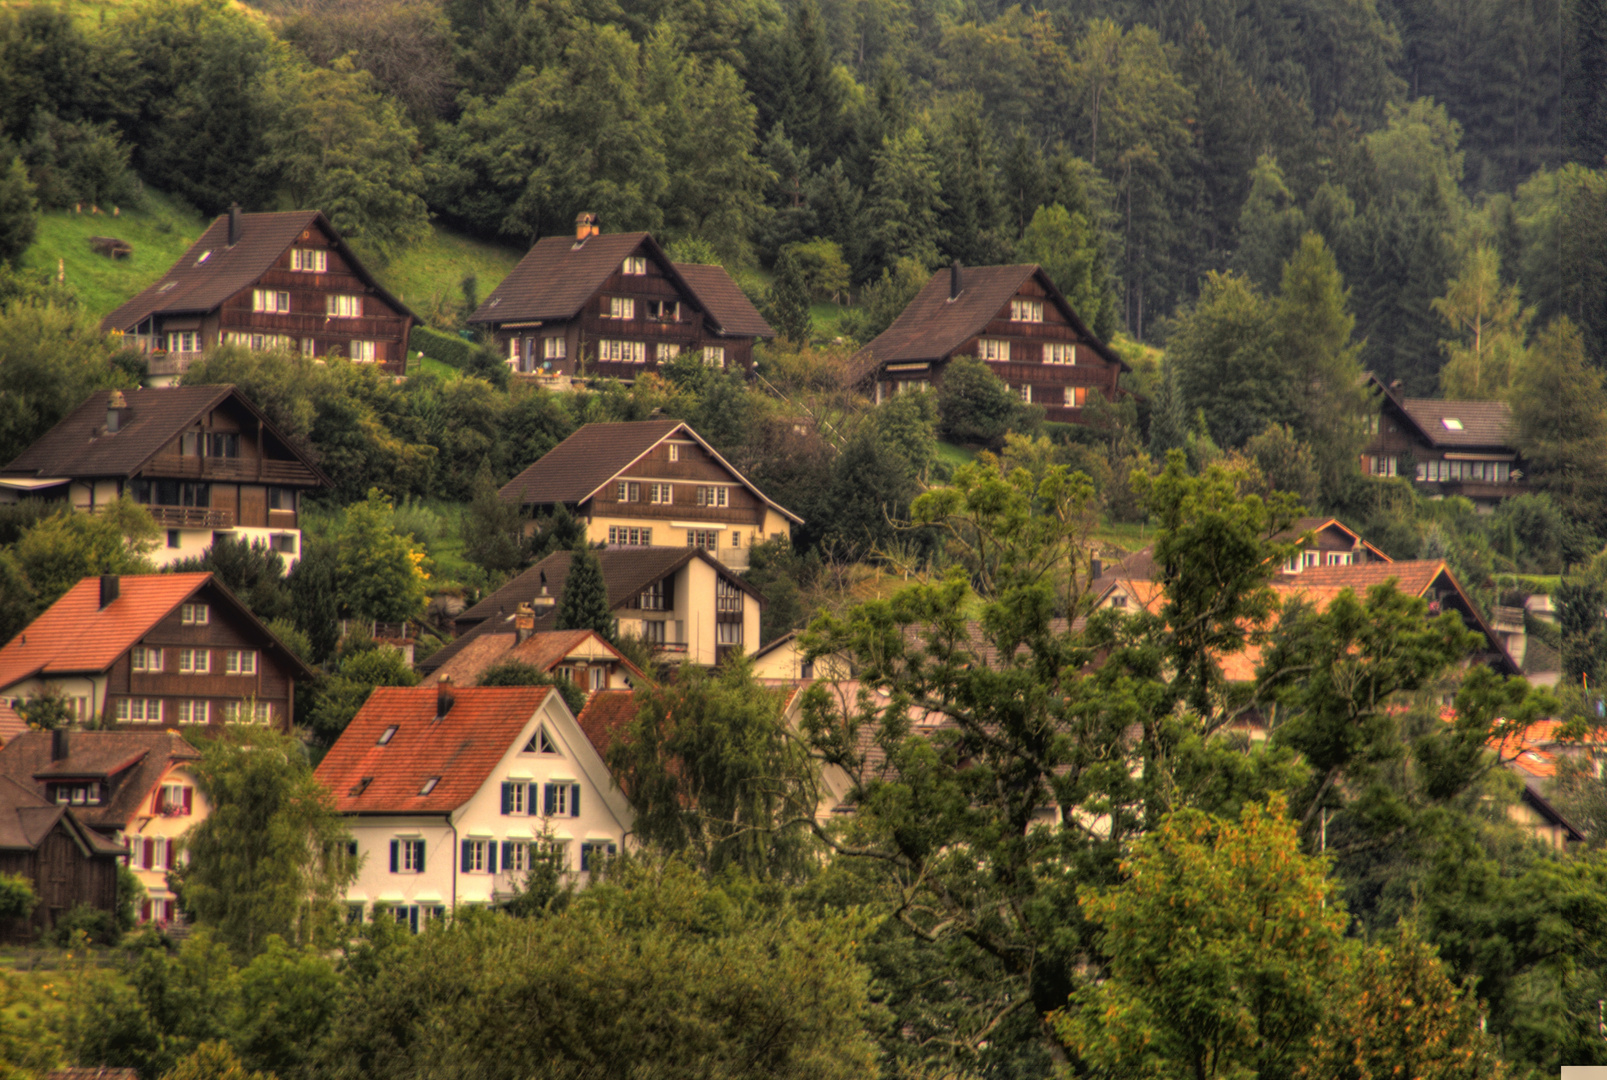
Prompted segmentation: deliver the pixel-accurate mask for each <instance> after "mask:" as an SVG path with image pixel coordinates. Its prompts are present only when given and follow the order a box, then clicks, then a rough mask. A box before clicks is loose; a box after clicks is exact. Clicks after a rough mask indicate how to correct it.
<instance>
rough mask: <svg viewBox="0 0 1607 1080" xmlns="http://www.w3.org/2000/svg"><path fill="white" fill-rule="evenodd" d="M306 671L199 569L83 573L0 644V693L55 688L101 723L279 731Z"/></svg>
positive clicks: (85, 718)
mask: <svg viewBox="0 0 1607 1080" xmlns="http://www.w3.org/2000/svg"><path fill="white" fill-rule="evenodd" d="M311 675H312V672H311V671H310V670H309V669H308V668H307V665H305V664H303V663H302V662H301V660H300V659H299V658H297V656H296V654H295V653H293V652H292V651H291V650H290V649H289V648H288V647H287V646H286V645H285V644H284V643H283V642H282V641H280V640H279V639H278V638H277V637H275V636H274V635H273V633H272V632H271V631H270V630H269V629H268V628H267V627H266V626H264V625H263V624H262V623H261V621H260V620H258V619H257V617H256V616H255V615H252V614H251V612H250V611H248V610H247V609H246V607H245V605H243V604H241V603H240V601H238V600H236V599H235V598H234V596H233V595H232V594H231V593H230V592H229V591H228V590H227V589H225V588H224V587H223V586H222V585H221V584H219V583H218V582H217V581H216V580H215V579H214V578H213V576H212V575H211V574H209V573H205V574H125V575H123V576H121V577H119V576H117V575H108V576H105V577H99V578H85V579H83V580H82V581H80V582H79V583H78V584H77V585H74V586H73V587H72V588H71V589H69V590H67V593H66V594H65V595H64V596H62V598H61V599H59V600H57V601H56V602H55V603H54V604H52V605H50V607H49V608H47V609H46V610H45V612H44V613H43V614H42V615H40V616H39V617H38V618H37V619H35V620H34V621H33V622H31V623H29V624H28V626H27V627H26V628H25V629H24V630H23V631H22V633H20V634H18V635H17V636H16V637H15V638H13V639H12V640H11V641H10V642H9V643H8V644H7V645H6V646H5V647H4V648H0V695H3V696H4V697H6V698H7V699H9V700H12V701H13V702H16V701H19V700H26V699H27V698H30V697H33V696H35V695H39V694H44V693H48V692H55V693H59V694H61V695H62V696H64V697H65V698H66V699H67V701H68V703H69V705H70V707H71V708H72V711H73V715H74V717H75V718H76V719H77V720H78V721H79V722H80V723H89V722H93V723H95V724H97V725H99V726H102V727H112V726H116V727H128V728H135V729H138V728H147V729H149V728H156V729H162V728H169V727H174V726H176V725H181V724H183V725H187V724H223V723H245V724H265V725H269V726H272V727H274V728H277V729H279V730H281V731H289V730H290V726H291V723H292V721H293V719H294V715H293V712H294V706H295V690H296V680H297V679H305V678H310V677H311Z"/></svg>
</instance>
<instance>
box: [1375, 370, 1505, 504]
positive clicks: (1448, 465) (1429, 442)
mask: <svg viewBox="0 0 1607 1080" xmlns="http://www.w3.org/2000/svg"><path fill="white" fill-rule="evenodd" d="M1369 386H1370V388H1371V389H1372V391H1373V396H1374V401H1375V404H1376V405H1377V410H1378V411H1377V412H1376V413H1374V414H1373V415H1371V416H1370V418H1369V425H1370V429H1371V435H1370V437H1369V441H1368V444H1367V449H1366V451H1365V452H1364V453H1363V454H1362V459H1361V466H1362V472H1364V473H1366V474H1367V475H1368V476H1378V477H1390V476H1404V477H1406V478H1407V479H1409V480H1411V481H1412V482H1413V483H1414V484H1415V485H1416V487H1417V489H1418V490H1419V491H1423V492H1425V493H1427V494H1430V495H1461V496H1464V497H1466V498H1468V499H1471V500H1472V501H1473V504H1474V505H1475V506H1477V507H1479V508H1480V509H1481V510H1491V509H1493V508H1494V507H1495V505H1496V504H1497V503H1498V502H1500V501H1501V500H1502V499H1506V498H1510V497H1511V496H1513V495H1521V494H1522V493H1523V492H1525V491H1527V490H1528V484H1527V483H1526V482H1525V480H1524V476H1523V463H1522V462H1521V461H1520V460H1519V457H1518V451H1517V446H1516V439H1517V430H1516V428H1515V426H1514V424H1513V421H1512V410H1511V409H1510V408H1508V407H1507V404H1506V402H1504V401H1443V400H1440V399H1438V398H1406V397H1400V396H1399V395H1397V394H1396V393H1395V391H1394V390H1393V389H1391V388H1390V387H1387V386H1385V385H1384V384H1383V383H1382V382H1381V381H1380V380H1379V379H1378V378H1377V377H1376V376H1373V377H1370V378H1369Z"/></svg>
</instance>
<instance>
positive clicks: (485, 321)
mask: <svg viewBox="0 0 1607 1080" xmlns="http://www.w3.org/2000/svg"><path fill="white" fill-rule="evenodd" d="M469 323H470V325H473V326H479V327H482V328H483V329H484V330H485V331H486V332H487V333H488V334H489V336H490V338H491V340H492V341H493V342H494V344H495V348H496V349H497V351H498V352H500V353H501V354H502V356H503V357H505V358H506V360H507V363H508V366H509V367H510V368H512V369H513V370H514V371H515V372H516V373H518V374H521V375H529V376H547V377H559V376H575V375H595V376H605V377H610V378H616V379H624V380H627V381H628V380H632V379H634V378H636V376H637V375H639V374H640V373H642V372H643V371H652V370H654V369H655V368H657V367H658V366H659V365H660V364H663V363H666V362H668V361H669V360H671V359H674V358H675V357H677V356H680V355H681V354H683V353H687V352H691V353H695V354H697V355H699V356H701V357H702V358H703V362H704V363H705V364H708V365H709V366H711V367H720V368H724V367H731V368H739V369H741V370H744V371H745V370H748V369H750V368H751V367H752V366H753V343H754V341H755V340H756V339H759V338H765V339H769V338H773V337H775V331H774V330H772V329H771V328H770V324H769V323H767V322H765V320H764V316H762V315H760V314H759V312H758V311H757V310H756V309H755V308H754V306H753V304H752V303H751V302H750V301H749V300H748V298H747V297H746V296H745V295H743V293H742V290H741V289H739V288H737V285H736V282H734V281H732V280H731V275H729V274H727V273H726V272H725V268H724V267H720V266H701V265H698V264H695V263H676V262H671V261H670V258H669V256H668V255H666V254H665V253H664V249H663V248H661V247H659V246H658V244H657V242H655V241H654V239H653V237H652V236H651V235H650V234H648V233H645V232H634V233H609V234H607V235H604V234H602V233H600V232H599V230H598V226H597V219H596V215H593V214H581V215H580V217H579V218H578V219H577V221H576V225H575V236H574V239H570V238H569V237H567V236H547V237H543V238H542V239H541V240H539V241H538V242H537V243H536V246H535V247H533V248H531V249H530V251H529V252H528V253H527V254H526V255H525V257H524V258H523V259H521V260H520V261H519V265H518V266H516V267H514V269H513V272H512V273H510V274H509V275H508V276H507V277H506V278H504V279H503V280H502V283H501V284H500V285H498V286H497V287H496V289H494V290H493V291H492V293H491V295H490V296H488V297H486V298H485V302H484V303H482V304H481V305H480V307H479V308H478V309H477V310H476V311H475V313H474V314H473V315H472V316H471V317H470V319H469Z"/></svg>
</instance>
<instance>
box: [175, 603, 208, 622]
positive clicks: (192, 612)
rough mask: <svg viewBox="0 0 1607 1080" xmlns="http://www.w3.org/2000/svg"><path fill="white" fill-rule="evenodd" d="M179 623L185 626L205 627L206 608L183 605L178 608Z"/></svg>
mask: <svg viewBox="0 0 1607 1080" xmlns="http://www.w3.org/2000/svg"><path fill="white" fill-rule="evenodd" d="M179 622H180V623H182V624H184V625H185V626H205V625H206V624H207V608H206V605H205V604H184V605H182V606H181V607H180V608H179Z"/></svg>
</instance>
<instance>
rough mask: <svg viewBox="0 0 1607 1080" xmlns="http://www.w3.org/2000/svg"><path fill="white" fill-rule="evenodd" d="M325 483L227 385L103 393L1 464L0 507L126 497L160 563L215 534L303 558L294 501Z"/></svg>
mask: <svg viewBox="0 0 1607 1080" xmlns="http://www.w3.org/2000/svg"><path fill="white" fill-rule="evenodd" d="M328 485H329V478H328V477H327V476H325V475H324V474H323V472H322V470H320V469H319V468H318V466H317V465H316V464H314V463H313V461H312V460H311V459H310V458H308V457H307V455H305V454H304V453H302V452H301V451H300V450H298V449H297V448H296V447H295V445H294V444H292V443H291V442H290V440H289V439H287V438H285V436H283V435H282V434H280V433H279V431H278V429H277V428H275V427H274V425H273V423H272V422H271V421H269V420H268V418H267V417H266V416H264V415H263V414H262V412H261V411H260V410H258V409H257V407H256V406H255V405H253V404H252V403H251V401H250V400H249V399H248V398H246V396H245V395H244V394H242V393H240V392H239V391H238V390H236V389H235V388H234V387H233V386H177V387H171V388H168V389H160V390H126V391H125V390H100V391H97V392H95V393H93V394H91V395H90V396H89V397H88V398H87V399H86V400H85V401H84V403H83V404H82V405H80V406H78V408H76V409H74V410H73V411H72V412H71V413H69V414H68V415H67V417H66V418H65V419H63V420H62V421H61V423H59V424H57V425H56V426H55V427H53V428H51V429H50V430H49V431H47V432H46V433H45V434H44V435H42V436H41V437H40V438H39V440H38V441H37V442H35V443H34V444H33V445H32V446H30V447H28V449H26V450H24V451H23V452H22V453H21V454H19V455H18V456H17V458H16V460H15V461H12V462H11V463H10V464H8V465H6V466H5V467H4V468H3V469H0V502H16V501H18V500H20V499H30V498H31V499H47V500H57V501H64V502H66V503H67V504H68V505H70V506H72V507H73V508H74V509H76V510H82V511H84V512H86V513H94V512H95V511H96V510H97V509H98V508H100V507H102V506H105V505H106V504H107V503H109V502H115V501H116V500H117V499H118V498H120V497H122V496H125V495H126V496H128V497H129V498H131V499H133V500H134V501H135V502H137V503H139V504H140V505H142V506H144V507H145V509H147V510H149V511H150V513H151V516H152V517H153V518H155V519H156V524H157V526H158V527H159V528H161V530H162V535H161V541H160V546H158V547H157V549H156V551H155V552H153V553H152V557H153V558H154V559H155V561H156V563H157V564H158V565H160V566H166V565H169V564H171V563H174V562H178V561H180V560H182V559H189V558H196V557H199V556H200V555H201V554H202V553H203V552H204V551H205V550H206V549H207V548H208V547H210V546H211V545H212V542H213V540H214V539H215V538H216V537H218V536H228V537H231V538H233V539H235V540H237V541H240V542H242V543H254V542H258V541H260V542H261V543H263V544H265V545H266V546H268V547H270V548H272V549H273V550H274V551H277V552H279V554H280V555H281V556H283V558H284V560H285V565H286V567H287V568H288V567H289V566H290V565H292V564H294V563H295V562H296V560H297V559H299V558H300V557H301V516H300V511H301V500H302V498H303V496H305V495H306V494H307V493H308V492H310V491H316V490H317V489H318V488H320V487H327V486H328Z"/></svg>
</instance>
